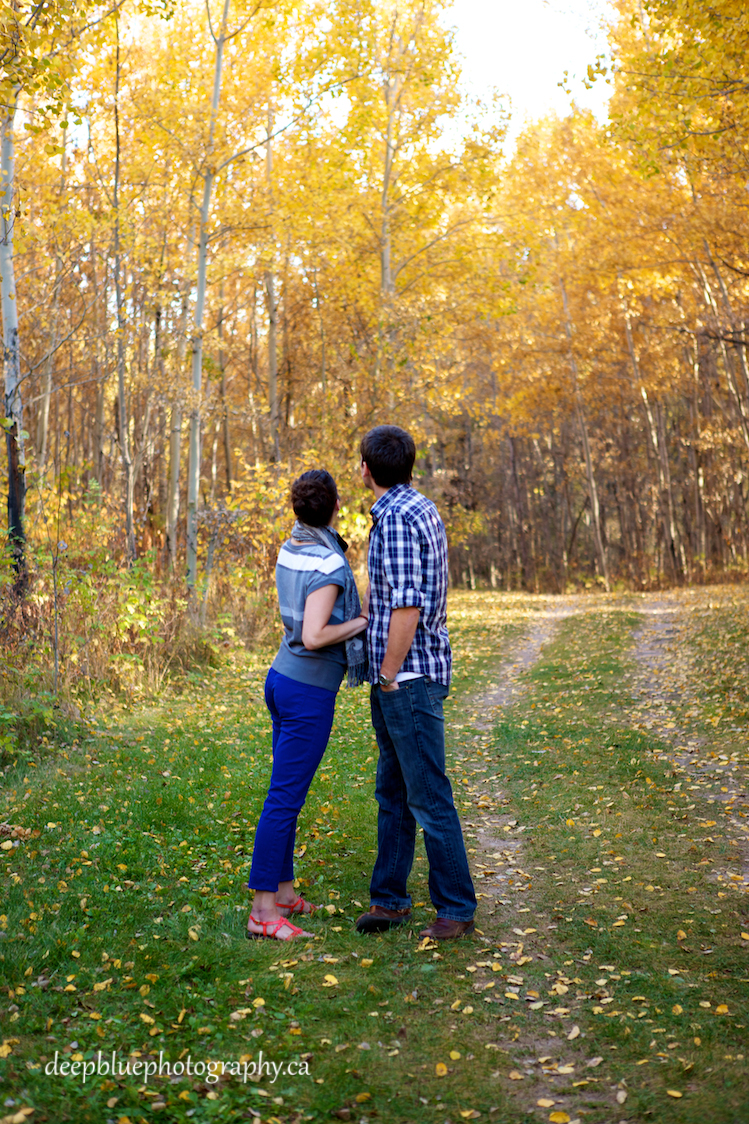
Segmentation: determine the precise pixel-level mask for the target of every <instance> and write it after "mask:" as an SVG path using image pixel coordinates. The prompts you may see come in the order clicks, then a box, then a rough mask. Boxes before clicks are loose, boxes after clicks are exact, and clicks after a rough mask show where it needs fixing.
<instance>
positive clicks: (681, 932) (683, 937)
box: [676, 929, 687, 941]
mask: <svg viewBox="0 0 749 1124" xmlns="http://www.w3.org/2000/svg"><path fill="white" fill-rule="evenodd" d="M676 939H677V941H685V940H686V939H687V934H686V933H685V932H684V930H683V929H679V931H678V933H677V934H676Z"/></svg>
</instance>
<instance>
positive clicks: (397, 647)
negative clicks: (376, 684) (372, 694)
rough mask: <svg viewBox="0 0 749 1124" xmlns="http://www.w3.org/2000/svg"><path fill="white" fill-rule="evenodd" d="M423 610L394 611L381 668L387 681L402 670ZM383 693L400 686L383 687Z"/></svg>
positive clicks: (410, 608) (395, 689)
mask: <svg viewBox="0 0 749 1124" xmlns="http://www.w3.org/2000/svg"><path fill="white" fill-rule="evenodd" d="M420 614H421V610H420V609H418V608H416V607H413V606H412V607H408V608H405V609H393V611H392V612H391V614H390V627H389V629H388V643H387V648H386V649H385V657H384V659H383V661H382V665H381V667H380V672H381V674H382V675H384V676H385V678H386V679H394V678H395V676H396V675H397V674H398V672H399V671H400V668H401V664H402V663H403V661H404V659H405V658H406V656H407V655H408V652H409V649H410V647H411V644H412V643H413V638H414V636H415V635H416V627H417V625H418V623H419V616H420ZM381 690H383V691H397V690H398V684H397V683H393V684H392V685H391V686H390V687H382V688H381Z"/></svg>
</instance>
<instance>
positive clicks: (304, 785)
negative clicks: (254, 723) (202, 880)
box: [249, 668, 336, 892]
mask: <svg viewBox="0 0 749 1124" xmlns="http://www.w3.org/2000/svg"><path fill="white" fill-rule="evenodd" d="M335 699H336V692H335V691H326V690H325V689H324V688H323V687H314V686H311V685H310V684H309V683H297V682H296V680H295V679H289V678H288V676H286V675H280V674H279V672H277V671H274V669H273V668H271V669H270V671H269V672H268V677H267V679H266V680H265V702H266V704H267V707H268V710H269V711H270V714H271V718H272V720H273V770H272V772H271V779H270V788H269V790H268V795H267V796H266V798H265V804H264V805H263V811H262V814H261V816H260V819H259V821H258V825H257V831H256V832H255V846H254V848H253V852H252V868H251V870H250V881H249V886H250V889H251V890H270V891H274V892H275V891H276V890H277V889H278V885H279V883H280V882H290V881H291V880H292V879H293V877H294V841H295V839H296V824H297V818H298V816H299V813H300V811H301V810H302V808H303V807H304V802H305V800H306V799H307V793H308V791H309V787H310V785H311V784H312V778H313V777H314V775H315V773H316V772H317V767H318V765H319V764H320V762H321V761H322V758H323V754H324V753H325V749H326V747H327V744H328V739H329V738H330V731H331V729H332V726H333V714H334V712H335Z"/></svg>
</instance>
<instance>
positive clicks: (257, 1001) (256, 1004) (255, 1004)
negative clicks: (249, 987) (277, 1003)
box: [252, 995, 265, 1007]
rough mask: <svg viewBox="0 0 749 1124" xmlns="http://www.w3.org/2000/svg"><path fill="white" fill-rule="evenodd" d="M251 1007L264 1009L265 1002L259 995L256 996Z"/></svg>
mask: <svg viewBox="0 0 749 1124" xmlns="http://www.w3.org/2000/svg"><path fill="white" fill-rule="evenodd" d="M252 1006H253V1007H264V1006H265V1000H264V999H263V998H262V997H261V996H260V995H258V996H257V998H256V999H253V1000H252Z"/></svg>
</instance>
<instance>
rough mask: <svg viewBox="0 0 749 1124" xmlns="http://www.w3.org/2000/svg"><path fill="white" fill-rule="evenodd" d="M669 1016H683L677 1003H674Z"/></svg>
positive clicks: (681, 1009)
mask: <svg viewBox="0 0 749 1124" xmlns="http://www.w3.org/2000/svg"><path fill="white" fill-rule="evenodd" d="M671 1014H672V1015H683V1014H684V1008H683V1007H682V1006H680V1005H679V1004H678V1003H674V1005H673V1007H672V1008H671Z"/></svg>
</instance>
